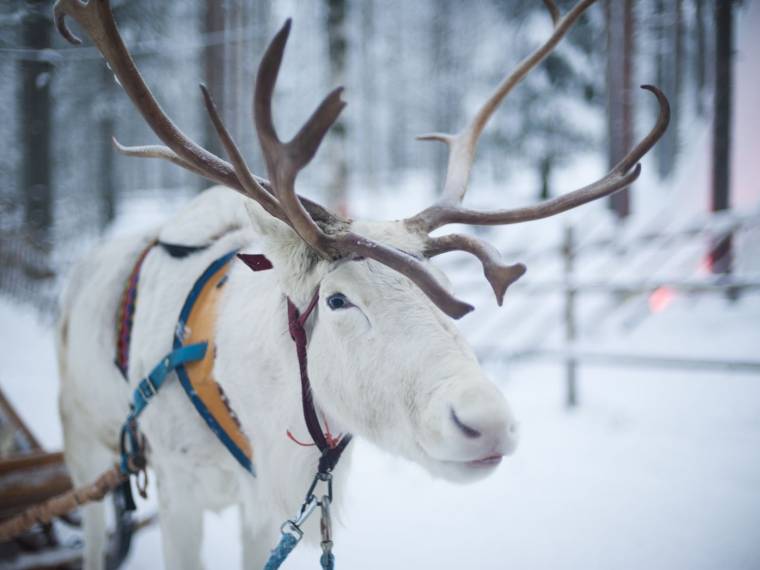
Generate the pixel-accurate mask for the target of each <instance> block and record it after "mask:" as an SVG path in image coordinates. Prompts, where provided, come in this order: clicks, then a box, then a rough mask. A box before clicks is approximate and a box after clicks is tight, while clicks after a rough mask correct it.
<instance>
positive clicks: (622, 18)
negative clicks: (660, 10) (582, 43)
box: [605, 0, 634, 220]
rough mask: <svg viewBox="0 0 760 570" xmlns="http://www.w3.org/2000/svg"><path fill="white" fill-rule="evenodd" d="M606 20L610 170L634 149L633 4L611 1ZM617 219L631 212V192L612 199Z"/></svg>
mask: <svg viewBox="0 0 760 570" xmlns="http://www.w3.org/2000/svg"><path fill="white" fill-rule="evenodd" d="M605 15H606V18H607V89H608V92H607V138H608V144H609V150H608V162H609V165H610V167H612V166H614V165H615V164H617V163H618V161H620V159H621V158H622V157H623V156H625V154H626V153H627V152H628V151H629V150H631V147H632V145H633V113H634V108H633V97H632V87H633V58H634V53H633V51H634V42H633V33H634V18H633V0H608V2H607V4H606V10H605ZM609 205H610V208H611V209H612V210H613V211H614V212H615V214H616V215H617V217H618V219H621V220H622V219H624V218H626V217H627V216H628V215H629V214H630V212H631V206H630V196H629V190H628V189H626V190H622V191H620V192H617V193H616V194H613V195H612V196H610V200H609Z"/></svg>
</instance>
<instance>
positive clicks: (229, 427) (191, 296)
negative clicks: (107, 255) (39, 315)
mask: <svg viewBox="0 0 760 570" xmlns="http://www.w3.org/2000/svg"><path fill="white" fill-rule="evenodd" d="M236 253H237V251H231V252H228V253H226V254H225V255H223V256H222V257H220V258H218V259H216V260H215V261H214V262H213V263H211V265H210V266H209V267H208V268H206V270H205V271H204V272H203V274H202V275H201V276H200V277H199V278H198V279H197V280H196V282H195V283H194V285H193V287H192V289H191V290H190V292H189V293H188V296H187V298H186V299H185V303H184V305H183V306H182V310H181V311H180V315H179V322H178V325H177V327H176V330H175V334H174V338H173V350H172V351H171V352H170V353H169V354H167V355H166V356H164V357H163V358H162V359H161V361H160V362H159V363H158V364H157V365H156V366H155V367H154V368H153V370H151V371H150V373H149V374H148V375H147V376H146V377H145V378H143V379H142V380H140V381H139V382H138V383H137V387H136V388H135V390H134V392H133V394H132V405H131V411H130V413H129V415H128V416H127V420H126V421H125V422H124V426H123V428H122V432H121V469H122V471H123V472H124V473H128V474H136V473H139V472H140V471H141V470H144V465H145V456H144V438H143V437H142V436H141V434H140V433H139V429H138V426H137V419H138V417H139V416H140V415H141V414H142V413H143V411H144V410H145V408H146V407H147V406H148V404H149V403H150V402H151V401H152V400H153V398H155V397H156V394H158V392H159V390H160V389H161V387H162V386H163V385H164V383H165V382H166V380H167V379H169V378H171V375H172V373H176V374H177V377H178V379H179V383H180V385H181V386H182V388H183V389H184V391H185V393H186V394H187V396H188V398H189V399H190V401H191V403H192V404H193V406H194V407H195V409H196V410H197V411H198V413H199V414H200V416H201V417H202V418H203V420H204V421H205V422H206V424H207V425H208V427H209V428H211V430H212V431H213V432H214V434H215V435H216V436H217V437H218V438H219V441H220V442H221V443H222V444H223V445H224V446H225V447H226V448H227V450H228V451H229V452H230V453H231V454H232V456H233V457H234V458H235V459H236V460H237V462H238V463H239V464H240V465H241V466H242V467H243V468H244V469H246V471H248V472H249V473H251V474H252V475H255V469H254V466H253V461H252V460H253V451H252V448H251V445H250V442H249V440H248V438H247V436H246V435H245V433H244V432H243V430H242V426H241V425H240V423H239V420H238V419H237V416H236V415H235V412H234V410H233V409H232V407H231V406H230V404H229V401H228V400H227V398H226V396H225V395H224V392H223V390H222V387H221V386H220V385H219V384H218V383H217V382H216V381H215V380H214V379H213V376H212V373H211V371H212V369H213V362H214V352H215V351H214V349H213V334H214V331H213V327H214V319H213V316H214V314H215V313H214V306H215V299H216V298H217V296H218V290H219V289H220V288H221V287H222V286H223V285H224V283H225V281H226V272H227V266H228V264H229V262H230V261H231V260H232V259H233V258H234V256H235V254H236ZM139 271H140V266H139V264H138V265H137V266H136V267H135V269H134V270H133V272H132V275H131V276H130V282H131V281H134V282H135V283H136V282H137V278H138V277H139ZM194 319H195V320H194ZM202 325H203V326H202Z"/></svg>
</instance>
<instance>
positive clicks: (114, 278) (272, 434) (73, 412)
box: [58, 188, 517, 570]
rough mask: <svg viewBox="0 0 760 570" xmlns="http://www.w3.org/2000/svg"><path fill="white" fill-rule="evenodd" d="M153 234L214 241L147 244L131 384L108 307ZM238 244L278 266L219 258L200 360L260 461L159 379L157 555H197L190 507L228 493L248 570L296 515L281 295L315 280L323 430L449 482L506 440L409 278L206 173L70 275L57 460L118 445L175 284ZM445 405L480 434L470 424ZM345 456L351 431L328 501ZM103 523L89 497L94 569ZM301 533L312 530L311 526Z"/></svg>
mask: <svg viewBox="0 0 760 570" xmlns="http://www.w3.org/2000/svg"><path fill="white" fill-rule="evenodd" d="M246 207H247V210H248V213H246ZM251 222H253V223H251ZM353 229H354V230H355V231H359V232H361V233H363V234H365V235H367V236H368V237H382V238H383V240H384V241H385V242H386V243H388V242H390V243H392V244H394V245H396V246H397V247H401V248H404V249H406V250H408V251H414V248H418V247H419V245H420V244H419V242H418V240H417V238H415V237H414V236H411V235H409V234H408V233H407V232H405V231H404V229H403V226H401V225H400V224H398V223H394V222H388V223H380V222H373V223H361V224H360V223H355V224H354V226H353ZM156 235H160V237H161V238H162V239H164V240H165V241H168V242H172V243H184V244H193V245H200V244H205V243H213V245H211V247H209V248H208V249H207V250H205V251H203V252H200V253H196V254H193V255H191V256H189V257H187V258H184V259H173V258H171V257H170V256H169V255H168V254H167V253H166V252H164V251H163V250H162V249H161V248H153V249H152V250H151V252H150V253H149V254H148V257H147V258H146V260H145V263H144V265H143V268H142V272H141V277H140V284H139V291H138V302H137V310H136V313H135V322H134V328H133V333H132V346H131V352H130V370H129V376H130V386H129V387H128V386H127V385H126V383H125V382H124V381H123V380H122V378H121V377H120V375H119V373H118V371H117V370H116V367H115V366H114V365H113V357H114V350H115V328H116V324H115V317H116V310H117V306H118V302H119V298H120V295H121V292H122V290H123V287H124V284H125V281H126V279H127V276H128V275H129V272H130V271H131V269H132V267H133V264H134V262H135V260H136V257H137V256H138V254H139V252H140V251H142V249H143V248H144V247H145V244H146V243H148V242H149V241H150V240H151V239H153V238H154V237H155V236H156ZM236 248H243V249H244V250H245V251H249V252H257V253H264V254H266V255H267V257H269V259H270V260H272V262H273V264H274V270H273V271H262V272H257V273H254V272H251V271H250V270H249V269H248V268H247V267H245V266H244V265H243V264H242V263H239V262H236V263H234V264H233V267H232V269H231V271H230V275H229V281H228V283H227V285H226V286H225V288H224V295H223V298H222V301H221V303H220V309H219V315H218V320H217V335H216V339H215V340H216V344H217V351H218V352H217V358H216V364H215V369H214V375H215V378H216V380H217V381H218V382H219V383H220V384H221V385H222V386H223V388H224V391H225V392H226V394H227V396H228V397H229V399H230V401H231V403H232V406H233V408H234V409H235V411H236V412H237V414H238V416H239V418H240V420H241V422H242V425H243V427H244V429H245V431H246V433H247V434H248V436H249V438H250V440H251V442H252V444H253V448H254V454H255V465H256V470H257V476H256V477H255V478H254V477H252V476H251V475H250V474H249V473H247V472H245V470H243V469H242V468H241V467H240V466H239V465H238V464H237V463H236V462H235V460H234V459H233V458H232V457H231V456H230V455H229V453H228V452H227V450H226V449H225V448H224V447H223V446H222V445H221V444H220V443H219V442H218V440H217V439H216V437H215V436H214V435H213V434H212V433H211V431H210V430H209V429H208V427H207V426H206V425H205V423H204V422H203V420H202V419H201V418H200V417H199V415H198V414H197V412H196V411H195V410H194V409H193V407H192V405H191V404H190V402H189V400H188V398H187V396H186V395H185V394H184V392H183V391H182V389H181V387H180V386H179V384H178V383H177V382H176V381H169V382H167V383H166V384H165V385H164V388H162V390H161V393H160V394H159V395H158V396H157V397H156V398H155V399H154V400H153V401H152V402H151V404H150V406H149V407H148V409H147V410H146V411H145V413H144V414H143V416H142V417H141V419H140V426H141V429H142V431H143V432H144V433H145V434H147V437H148V439H149V445H150V454H149V462H150V465H151V467H152V469H153V470H154V471H155V474H156V478H157V481H158V487H159V495H160V497H159V504H160V520H161V530H162V538H163V546H164V557H165V563H166V566H167V567H168V568H172V569H173V568H177V569H180V568H181V569H183V570H188V569H193V568H200V567H201V563H200V544H201V535H202V512H203V510H204V509H221V508H224V507H226V506H228V505H231V504H239V505H241V512H242V517H243V524H242V529H243V533H244V536H243V544H244V552H243V557H244V564H245V567H246V568H261V567H262V566H263V564H264V561H265V560H266V557H267V555H268V552H269V550H270V549H271V548H272V547H273V546H274V544H275V542H276V540H277V536H278V529H279V525H280V524H281V522H282V521H283V520H285V519H286V518H288V517H290V516H292V515H293V514H294V513H295V512H296V510H297V508H298V507H299V505H300V501H301V500H302V498H303V495H304V492H305V490H306V488H307V486H308V483H309V482H310V480H311V477H312V476H313V474H314V470H315V467H316V464H317V459H318V453H317V451H316V450H315V449H314V448H305V447H300V446H297V445H295V444H294V443H293V442H291V441H290V440H288V439H287V438H286V436H285V432H286V430H291V431H292V432H293V433H294V434H295V435H296V436H297V437H298V438H300V439H301V440H308V432H307V431H306V428H305V425H304V421H303V415H302V411H301V396H300V383H299V375H298V362H297V359H296V355H295V348H294V345H293V342H292V340H291V339H290V337H289V335H288V325H287V316H286V295H287V296H289V297H290V298H291V299H292V300H293V301H294V302H295V303H296V304H297V305H298V306H300V307H304V306H305V305H306V304H307V303H308V301H309V299H310V298H311V296H312V294H313V292H314V291H315V290H316V288H317V287H319V291H320V301H319V304H318V307H317V309H316V310H315V312H314V314H313V316H312V317H311V318H310V319H309V321H308V334H309V346H308V357H309V373H310V378H311V382H312V386H313V394H314V399H315V402H316V406H317V409H318V410H319V412H320V416H322V417H324V418H326V419H327V421H328V423H329V425H330V428H331V430H332V432H333V433H338V432H344V433H345V432H350V433H353V434H355V435H357V436H362V437H366V438H367V439H369V440H371V441H373V442H374V443H375V444H377V445H379V446H380V447H382V448H384V449H386V450H387V451H389V452H390V453H394V454H397V455H401V456H403V457H406V458H408V459H410V460H412V461H415V462H417V463H419V464H420V465H422V466H424V467H425V468H426V469H428V470H429V471H430V472H431V473H432V474H433V475H437V476H442V477H445V478H448V479H454V480H461V481H465V480H475V479H478V478H480V477H482V476H484V475H486V474H488V473H490V472H492V471H493V469H494V467H493V466H488V465H478V464H475V463H472V462H473V461H475V460H478V459H482V458H485V457H489V456H494V455H497V456H500V455H506V454H509V453H511V452H512V451H513V450H514V448H515V446H516V443H517V433H516V424H515V422H514V420H513V418H512V415H511V412H510V411H509V408H508V406H507V403H506V401H505V400H504V398H503V396H502V394H501V392H500V391H499V390H498V389H497V388H496V387H495V386H494V385H493V384H491V383H490V382H489V381H488V380H487V379H486V378H485V376H484V374H483V372H482V371H481V369H480V367H479V365H478V363H477V361H476V359H475V357H474V355H473V353H472V350H471V349H470V348H469V346H468V345H467V343H466V342H465V341H464V339H463V338H462V337H461V335H460V334H459V333H458V331H457V329H456V328H455V327H454V326H453V323H452V322H451V321H450V320H449V319H448V318H447V317H446V316H445V315H443V314H442V313H441V312H440V311H439V310H438V309H437V308H436V307H435V306H434V305H433V304H432V303H431V302H430V301H429V300H428V299H427V297H425V295H424V294H422V293H421V292H420V291H419V290H418V289H417V288H416V287H415V286H414V285H413V284H412V283H411V282H410V281H409V280H408V279H406V278H405V277H403V276H401V275H399V274H397V273H395V272H394V271H392V270H390V269H388V268H386V267H384V266H382V265H380V264H378V263H376V262H374V261H369V260H363V261H347V262H337V263H328V262H325V261H320V260H317V259H316V258H315V256H314V255H313V253H312V252H311V251H310V250H309V249H308V248H307V246H305V245H304V244H303V242H302V241H301V240H300V239H299V238H298V237H297V236H296V235H295V234H294V233H293V232H292V230H291V229H290V228H289V227H287V226H286V225H285V224H283V223H281V222H279V221H277V220H274V219H272V218H271V217H268V216H267V215H266V214H265V213H264V212H263V210H262V209H261V208H260V207H259V206H258V205H256V204H253V203H250V202H248V201H246V200H245V199H244V198H241V197H239V196H238V195H237V194H235V193H234V192H232V191H229V190H226V189H222V188H216V189H212V190H209V191H207V192H204V193H203V194H201V195H200V196H199V197H198V198H196V199H195V200H194V201H193V202H192V203H191V204H190V205H189V206H188V207H187V208H186V209H185V210H184V211H183V212H181V213H180V214H179V215H178V216H176V217H175V218H174V219H173V220H171V221H169V222H168V223H167V224H166V225H165V226H164V227H163V228H162V229H161V230H160V232H157V233H153V234H150V235H143V236H137V237H135V238H132V239H127V240H122V241H118V242H116V241H115V242H111V243H108V244H105V245H104V246H102V247H101V248H100V249H99V250H98V251H96V252H94V253H93V254H91V255H90V256H89V257H88V258H87V259H86V260H85V261H83V262H82V263H81V264H80V265H79V266H78V267H77V268H76V269H75V271H74V273H73V275H72V277H71V280H70V285H69V288H68V290H67V292H66V293H65V295H64V297H63V301H62V313H61V321H60V323H59V332H58V344H59V360H60V363H61V378H62V383H63V386H62V390H61V400H60V408H61V417H62V421H63V426H64V433H65V452H66V461H67V464H68V466H69V468H70V469H71V474H72V477H73V479H74V482H75V483H76V484H83V483H86V482H89V481H90V480H92V479H93V478H94V477H95V476H97V475H98V474H99V473H100V472H101V471H103V470H104V469H106V468H108V467H109V466H110V465H111V464H112V463H113V462H114V461H115V460H116V452H117V449H116V446H117V435H118V431H119V428H120V426H121V423H122V422H123V421H124V419H125V417H126V414H127V412H128V407H129V400H130V397H131V390H132V389H133V388H134V386H135V384H136V382H137V381H139V379H140V378H142V377H143V376H144V375H145V374H147V373H148V372H149V371H150V369H151V368H152V367H153V366H154V365H155V363H156V362H158V361H159V359H160V358H161V357H162V356H164V355H165V354H166V353H167V352H169V351H170V349H171V340H172V333H173V330H174V327H175V325H176V322H177V315H178V313H179V310H180V307H181V305H182V303H183V302H184V299H185V296H186V294H187V291H188V290H189V289H190V287H191V286H192V284H193V282H194V281H195V280H196V279H197V277H198V276H199V275H200V274H201V273H202V272H203V270H204V269H205V268H206V267H207V266H208V265H209V264H210V263H211V262H212V261H213V260H214V259H216V258H217V257H219V256H221V255H222V254H224V253H225V252H227V251H230V250H232V249H236ZM336 292H341V293H343V294H344V295H345V296H346V297H347V298H348V299H349V300H350V302H351V303H352V304H353V305H354V306H353V307H351V308H347V309H340V310H331V309H330V308H329V307H328V306H327V305H326V299H327V298H328V297H329V296H330V295H331V294H333V293H336ZM452 410H454V411H455V413H456V415H457V417H458V420H459V422H460V423H462V424H466V425H467V426H469V428H471V429H473V430H477V431H478V432H480V433H481V435H480V436H479V437H473V436H472V434H471V435H470V436H469V437H468V435H467V434H466V433H465V431H464V430H463V429H462V428H461V427H459V426H458V425H457V423H456V422H455V420H454V419H453V416H452ZM350 463H351V446H349V448H348V450H347V452H346V453H345V454H344V457H343V459H342V460H341V463H340V465H339V466H338V468H337V469H336V473H335V478H336V479H335V486H336V489H337V490H338V493H337V496H338V498H339V497H340V496H341V495H340V489H341V488H342V487H343V484H342V479H343V478H344V477H346V475H347V472H348V471H349V467H350ZM103 528H104V517H103V507H102V506H101V505H96V506H93V507H88V509H87V510H86V512H85V533H86V543H87V544H86V563H85V566H86V568H91V569H92V568H102V565H103V551H104V550H103V549H104V544H105V542H104V541H105V535H104V530H103ZM306 534H307V538H311V539H316V537H317V535H318V533H317V532H316V529H315V528H307V533H306Z"/></svg>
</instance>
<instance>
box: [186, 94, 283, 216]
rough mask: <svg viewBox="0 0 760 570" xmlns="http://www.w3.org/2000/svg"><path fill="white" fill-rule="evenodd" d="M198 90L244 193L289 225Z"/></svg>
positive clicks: (208, 97) (209, 101) (206, 97)
mask: <svg viewBox="0 0 760 570" xmlns="http://www.w3.org/2000/svg"><path fill="white" fill-rule="evenodd" d="M200 88H201V93H202V94H203V102H204V103H205V105H206V111H207V112H208V115H209V117H210V118H211V122H212V123H213V125H214V128H215V129H216V133H217V135H218V136H219V140H220V141H221V143H222V146H224V149H225V151H226V152H227V156H229V158H230V160H231V161H232V166H233V168H234V169H235V175H236V176H237V179H238V180H239V181H240V184H241V186H242V187H243V190H244V192H245V193H246V194H247V195H248V196H250V197H251V198H253V199H254V200H256V201H257V202H258V203H259V204H261V206H262V207H263V208H264V209H265V210H266V211H267V212H269V213H270V214H271V215H272V216H274V217H276V218H278V219H280V220H282V221H283V222H285V223H287V224H290V220H288V217H287V216H286V215H285V214H284V212H283V211H282V208H280V204H279V202H277V200H276V199H275V198H274V196H272V195H271V194H270V193H269V192H267V191H266V190H265V189H264V187H263V186H262V185H261V184H260V183H259V181H258V180H256V177H255V176H254V175H253V174H252V173H251V171H250V169H249V168H248V165H247V164H246V162H245V159H244V158H243V155H242V153H241V152H240V149H239V148H238V146H237V145H236V144H235V141H234V140H233V139H232V136H231V135H230V133H229V131H228V130H227V127H225V126H224V121H222V117H221V116H220V115H219V111H218V110H217V108H216V104H215V103H214V100H213V98H212V97H211V94H210V93H209V91H208V88H207V87H206V86H205V85H203V84H201V85H200Z"/></svg>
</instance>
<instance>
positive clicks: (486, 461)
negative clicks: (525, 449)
mask: <svg viewBox="0 0 760 570" xmlns="http://www.w3.org/2000/svg"><path fill="white" fill-rule="evenodd" d="M502 459H504V456H503V455H489V456H488V457H483V458H481V459H475V460H473V461H468V462H467V463H466V464H467V465H471V466H473V467H496V466H497V465H498V464H499V463H501V460H502Z"/></svg>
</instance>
